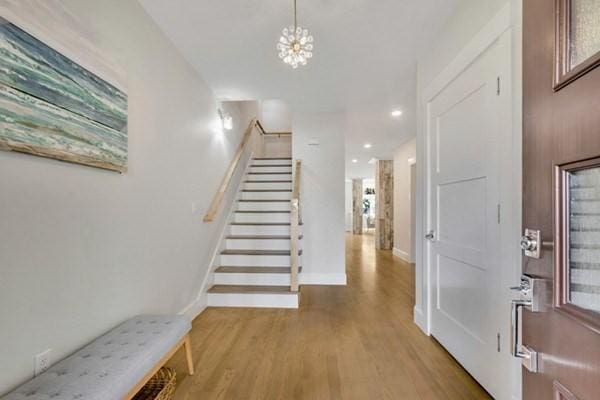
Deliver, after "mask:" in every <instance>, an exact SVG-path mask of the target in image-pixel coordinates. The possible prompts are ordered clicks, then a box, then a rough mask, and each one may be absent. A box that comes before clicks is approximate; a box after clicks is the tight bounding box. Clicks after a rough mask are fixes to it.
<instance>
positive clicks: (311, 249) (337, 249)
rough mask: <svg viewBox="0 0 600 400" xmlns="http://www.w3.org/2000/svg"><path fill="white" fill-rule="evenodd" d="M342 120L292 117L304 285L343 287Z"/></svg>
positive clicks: (322, 116) (324, 116)
mask: <svg viewBox="0 0 600 400" xmlns="http://www.w3.org/2000/svg"><path fill="white" fill-rule="evenodd" d="M343 117H344V116H343V114H303V113H302V114H301V113H299V114H295V115H294V125H293V128H294V137H293V157H294V159H300V160H302V187H301V195H300V197H301V200H300V201H301V209H302V219H303V221H304V226H303V228H302V230H303V233H304V239H303V250H304V251H303V255H302V276H303V278H302V279H303V281H302V282H303V283H315V284H345V283H346V261H345V235H344V230H345V228H344V197H345V194H344V182H345V179H344V131H343V120H344V118H343ZM310 140H317V141H319V143H320V144H319V145H318V146H313V145H309V141H310Z"/></svg>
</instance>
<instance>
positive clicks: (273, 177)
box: [245, 171, 292, 181]
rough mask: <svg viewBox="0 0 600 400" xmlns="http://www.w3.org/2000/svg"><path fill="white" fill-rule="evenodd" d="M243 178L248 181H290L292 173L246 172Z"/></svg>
mask: <svg viewBox="0 0 600 400" xmlns="http://www.w3.org/2000/svg"><path fill="white" fill-rule="evenodd" d="M259 172H260V171H259ZM262 172H267V171H262ZM245 179H246V180H248V181H291V180H292V174H269V175H265V174H248V175H246V178H245Z"/></svg>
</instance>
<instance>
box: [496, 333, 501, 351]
mask: <svg viewBox="0 0 600 400" xmlns="http://www.w3.org/2000/svg"><path fill="white" fill-rule="evenodd" d="M496 338H497V339H498V345H497V347H496V350H498V353H500V333H498V335H497V336H496Z"/></svg>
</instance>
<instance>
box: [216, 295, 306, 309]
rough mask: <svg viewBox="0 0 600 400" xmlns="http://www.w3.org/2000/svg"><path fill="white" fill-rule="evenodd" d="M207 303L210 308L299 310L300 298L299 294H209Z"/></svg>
mask: <svg viewBox="0 0 600 400" xmlns="http://www.w3.org/2000/svg"><path fill="white" fill-rule="evenodd" d="M207 303H208V306H209V307H265V308H298V303H299V297H298V294H297V293H290V294H262V293H261V294H255V293H209V294H208V298H207Z"/></svg>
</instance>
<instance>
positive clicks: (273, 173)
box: [248, 172, 292, 175]
mask: <svg viewBox="0 0 600 400" xmlns="http://www.w3.org/2000/svg"><path fill="white" fill-rule="evenodd" d="M248 175H292V173H291V172H248Z"/></svg>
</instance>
